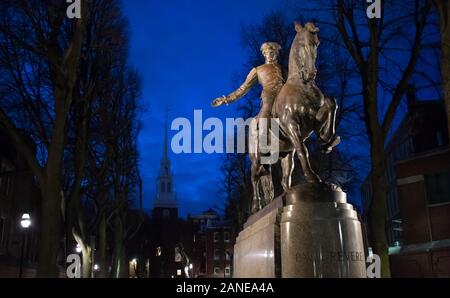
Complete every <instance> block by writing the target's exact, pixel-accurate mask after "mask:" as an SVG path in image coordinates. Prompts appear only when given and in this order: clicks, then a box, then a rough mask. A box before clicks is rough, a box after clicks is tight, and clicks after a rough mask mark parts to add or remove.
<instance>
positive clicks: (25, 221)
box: [19, 213, 31, 278]
mask: <svg viewBox="0 0 450 298" xmlns="http://www.w3.org/2000/svg"><path fill="white" fill-rule="evenodd" d="M20 225H21V227H22V229H24V231H23V235H22V252H21V254H20V268H19V278H22V275H23V258H24V252H25V242H26V237H27V231H28V228H29V227H30V226H31V218H30V214H28V213H24V214H23V215H22V219H21V220H20Z"/></svg>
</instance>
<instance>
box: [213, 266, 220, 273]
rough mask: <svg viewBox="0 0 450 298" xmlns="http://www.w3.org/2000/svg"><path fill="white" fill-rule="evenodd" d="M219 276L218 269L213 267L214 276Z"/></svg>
mask: <svg viewBox="0 0 450 298" xmlns="http://www.w3.org/2000/svg"><path fill="white" fill-rule="evenodd" d="M219 274H220V267H214V275H219Z"/></svg>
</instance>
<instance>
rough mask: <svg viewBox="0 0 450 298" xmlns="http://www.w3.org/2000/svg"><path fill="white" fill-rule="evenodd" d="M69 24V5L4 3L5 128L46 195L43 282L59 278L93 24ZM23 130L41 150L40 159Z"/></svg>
mask: <svg viewBox="0 0 450 298" xmlns="http://www.w3.org/2000/svg"><path fill="white" fill-rule="evenodd" d="M88 3H89V2H88V1H86V0H85V1H82V17H81V18H80V19H76V20H73V21H72V20H69V19H67V18H66V15H65V12H66V4H65V2H60V3H58V4H56V3H55V2H53V3H47V4H48V5H47V4H46V3H43V2H42V1H8V0H6V1H2V2H1V4H0V5H1V9H0V11H1V13H0V43H1V47H0V48H1V50H0V63H1V64H0V68H1V75H2V78H1V82H0V84H1V87H0V88H1V89H2V90H6V91H7V92H8V93H7V95H6V96H4V97H3V98H2V99H1V108H0V122H1V123H2V125H4V126H5V127H6V128H7V132H8V133H9V136H10V137H11V139H12V140H13V142H14V146H15V147H16V148H17V150H18V151H19V152H21V154H22V155H23V156H24V157H25V159H26V161H27V163H28V165H29V167H30V168H31V170H32V171H33V173H34V175H35V176H36V179H37V181H38V183H39V186H40V190H41V197H42V203H41V214H40V218H41V226H40V238H39V267H38V276H40V277H55V276H56V275H57V254H58V248H59V240H60V237H59V235H60V228H61V224H60V223H61V218H60V207H61V201H62V199H63V198H62V195H61V194H62V189H61V166H62V157H63V154H64V148H65V142H66V137H67V129H66V128H67V121H68V116H69V112H70V107H71V104H72V102H73V94H74V89H75V86H76V81H77V78H78V69H79V63H80V55H81V50H82V45H83V40H84V37H85V29H86V26H87V24H88V22H89V6H88ZM21 130H24V131H26V132H27V133H28V134H29V135H31V136H32V138H33V141H34V142H35V143H36V144H37V145H38V152H37V154H35V152H34V150H33V144H30V143H29V142H28V141H27V139H26V138H25V136H24V134H23V133H22V132H21Z"/></svg>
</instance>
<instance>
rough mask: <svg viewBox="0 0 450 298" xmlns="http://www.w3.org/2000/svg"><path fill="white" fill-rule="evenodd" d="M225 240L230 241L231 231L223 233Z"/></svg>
mask: <svg viewBox="0 0 450 298" xmlns="http://www.w3.org/2000/svg"><path fill="white" fill-rule="evenodd" d="M223 240H224V241H225V242H230V232H225V233H223Z"/></svg>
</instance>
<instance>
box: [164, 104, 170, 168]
mask: <svg viewBox="0 0 450 298" xmlns="http://www.w3.org/2000/svg"><path fill="white" fill-rule="evenodd" d="M168 112H169V109H166V124H165V128H164V153H163V163H164V162H168V161H169V126H168V122H167V113H168Z"/></svg>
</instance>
